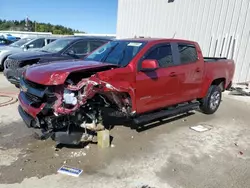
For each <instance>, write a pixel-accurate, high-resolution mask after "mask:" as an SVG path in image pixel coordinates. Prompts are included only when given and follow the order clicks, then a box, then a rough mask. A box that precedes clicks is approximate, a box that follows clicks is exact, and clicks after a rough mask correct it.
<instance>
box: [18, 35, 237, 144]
mask: <svg viewBox="0 0 250 188" xmlns="http://www.w3.org/2000/svg"><path fill="white" fill-rule="evenodd" d="M234 70H235V64H234V61H233V60H228V59H226V58H214V57H212V58H207V57H203V55H202V52H201V49H200V47H199V45H198V44H197V43H196V42H193V41H187V40H178V39H152V38H150V39H145V38H144V39H122V40H114V41H111V42H109V43H107V44H105V45H103V46H101V47H100V48H98V49H97V50H95V51H94V52H93V53H91V54H89V55H88V56H87V57H86V58H85V59H84V60H68V61H65V62H63V63H62V62H55V63H48V64H41V65H34V66H31V67H30V68H28V69H27V70H26V72H24V74H23V77H22V79H21V81H20V89H21V91H20V94H19V102H20V105H19V108H18V109H19V113H20V115H21V116H22V118H23V120H24V122H25V123H26V124H27V126H28V127H33V128H36V129H38V130H41V133H42V136H43V137H44V138H47V137H50V136H52V135H54V136H57V134H59V133H60V134H62V133H65V134H66V135H68V136H69V137H70V136H71V135H74V133H81V134H82V136H79V139H83V138H84V139H87V140H89V139H92V138H93V135H94V134H95V132H96V131H99V130H102V129H105V128H106V127H105V126H106V125H103V124H102V117H103V114H104V113H105V111H107V109H109V111H110V109H111V112H112V113H111V115H116V116H125V117H128V118H129V119H132V120H133V121H134V122H135V124H141V123H145V122H149V121H152V120H155V119H161V118H163V117H167V116H172V115H177V114H180V113H185V112H188V111H190V110H193V109H196V108H197V107H199V108H200V109H201V111H202V112H204V113H205V114H213V113H214V112H215V111H216V110H217V109H218V107H219V105H220V102H221V94H222V92H223V91H224V90H226V89H228V88H229V87H230V86H231V83H232V79H233V75H234Z"/></svg>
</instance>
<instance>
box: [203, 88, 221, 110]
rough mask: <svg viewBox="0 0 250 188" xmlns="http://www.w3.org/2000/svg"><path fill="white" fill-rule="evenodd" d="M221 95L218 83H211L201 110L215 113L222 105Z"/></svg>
mask: <svg viewBox="0 0 250 188" xmlns="http://www.w3.org/2000/svg"><path fill="white" fill-rule="evenodd" d="M221 96H222V95H221V88H220V87H219V86H217V85H211V86H210V88H209V89H208V92H207V95H206V97H205V98H203V99H202V101H201V105H200V109H201V111H202V112H203V113H204V114H213V113H215V112H216V111H217V109H218V108H219V106H220V102H221Z"/></svg>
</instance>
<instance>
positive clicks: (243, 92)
mask: <svg viewBox="0 0 250 188" xmlns="http://www.w3.org/2000/svg"><path fill="white" fill-rule="evenodd" d="M228 94H229V95H240V96H250V89H249V87H248V85H247V84H244V85H236V86H232V87H231V88H230V92H229V93H228Z"/></svg>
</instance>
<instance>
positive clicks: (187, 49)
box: [178, 44, 198, 64]
mask: <svg viewBox="0 0 250 188" xmlns="http://www.w3.org/2000/svg"><path fill="white" fill-rule="evenodd" d="M178 49H179V52H180V59H181V64H185V63H192V62H195V61H197V60H198V56H197V51H196V48H195V46H194V45H192V44H178Z"/></svg>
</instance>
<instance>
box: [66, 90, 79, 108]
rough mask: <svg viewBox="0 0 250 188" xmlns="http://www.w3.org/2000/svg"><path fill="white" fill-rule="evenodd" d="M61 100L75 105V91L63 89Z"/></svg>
mask: <svg viewBox="0 0 250 188" xmlns="http://www.w3.org/2000/svg"><path fill="white" fill-rule="evenodd" d="M63 102H64V103H65V104H71V105H76V104H77V98H76V96H75V93H74V92H72V91H70V90H68V89H64V92H63Z"/></svg>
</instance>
